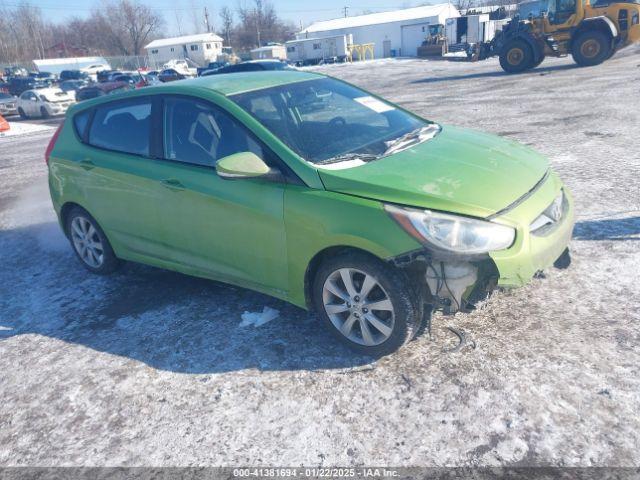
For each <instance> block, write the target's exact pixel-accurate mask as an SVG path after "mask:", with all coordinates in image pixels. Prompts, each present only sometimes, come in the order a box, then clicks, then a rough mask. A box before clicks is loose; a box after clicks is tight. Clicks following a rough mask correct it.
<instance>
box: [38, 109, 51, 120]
mask: <svg viewBox="0 0 640 480" xmlns="http://www.w3.org/2000/svg"><path fill="white" fill-rule="evenodd" d="M40 115H42V118H45V119H46V118H49V117H50V116H51V115H49V112H48V111H47V109H46V108H44V107H40Z"/></svg>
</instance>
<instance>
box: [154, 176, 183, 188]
mask: <svg viewBox="0 0 640 480" xmlns="http://www.w3.org/2000/svg"><path fill="white" fill-rule="evenodd" d="M160 184H161V185H162V186H163V187H165V188H168V189H169V190H175V191H181V190H184V185H183V184H182V183H181V182H180V180H176V179H175V178H167V179H165V180H161V181H160Z"/></svg>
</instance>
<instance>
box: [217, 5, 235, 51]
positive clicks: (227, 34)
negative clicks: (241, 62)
mask: <svg viewBox="0 0 640 480" xmlns="http://www.w3.org/2000/svg"><path fill="white" fill-rule="evenodd" d="M220 20H221V21H222V35H223V36H224V39H225V40H226V42H227V45H231V31H232V30H233V12H232V11H231V9H230V8H229V7H227V6H226V5H225V6H224V7H222V8H221V9H220Z"/></svg>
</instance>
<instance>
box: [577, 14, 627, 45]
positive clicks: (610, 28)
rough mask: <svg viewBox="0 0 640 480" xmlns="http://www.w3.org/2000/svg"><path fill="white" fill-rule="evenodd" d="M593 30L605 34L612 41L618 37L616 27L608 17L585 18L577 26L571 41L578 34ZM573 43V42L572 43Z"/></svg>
mask: <svg viewBox="0 0 640 480" xmlns="http://www.w3.org/2000/svg"><path fill="white" fill-rule="evenodd" d="M589 30H595V31H599V32H602V33H605V34H607V35H609V36H610V37H611V39H612V40H613V39H614V38H616V37H617V36H618V27H616V24H615V23H613V21H612V20H611V19H610V18H609V17H605V16H604V15H601V16H599V17H591V18H585V19H584V20H583V21H582V22H580V25H578V27H577V29H576V31H575V33H574V34H573V35H572V40H573V39H574V38H575V37H576V36H577V35H578V34H580V33H583V32H586V31H589ZM572 43H573V42H572Z"/></svg>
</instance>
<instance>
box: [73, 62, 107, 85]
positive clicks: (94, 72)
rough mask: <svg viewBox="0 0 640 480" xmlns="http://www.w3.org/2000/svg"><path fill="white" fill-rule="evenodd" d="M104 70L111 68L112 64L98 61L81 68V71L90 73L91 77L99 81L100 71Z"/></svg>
mask: <svg viewBox="0 0 640 480" xmlns="http://www.w3.org/2000/svg"><path fill="white" fill-rule="evenodd" d="M103 70H111V66H110V65H108V64H106V63H96V64H94V65H89V66H88V67H84V68H81V69H80V71H81V72H85V73H87V74H89V78H91V80H93V81H94V82H97V81H98V72H102V71H103Z"/></svg>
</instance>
